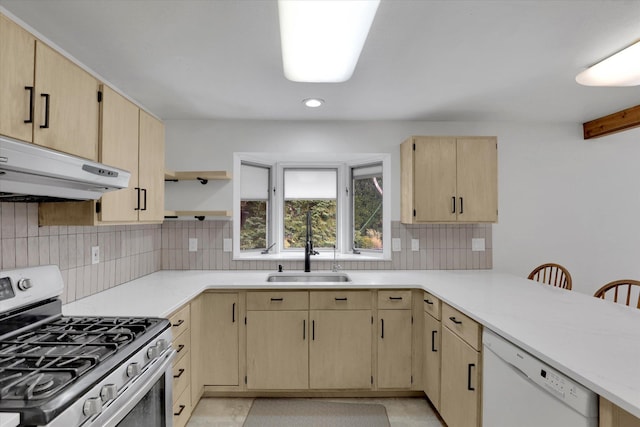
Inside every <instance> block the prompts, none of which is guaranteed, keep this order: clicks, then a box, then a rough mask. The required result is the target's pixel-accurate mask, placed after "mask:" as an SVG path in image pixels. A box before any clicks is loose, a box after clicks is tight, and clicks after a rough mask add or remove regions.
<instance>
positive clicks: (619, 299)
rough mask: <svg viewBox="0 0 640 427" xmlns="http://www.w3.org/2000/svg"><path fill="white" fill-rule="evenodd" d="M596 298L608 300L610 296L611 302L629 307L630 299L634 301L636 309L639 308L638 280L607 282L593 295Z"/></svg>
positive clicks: (639, 285) (639, 287)
mask: <svg viewBox="0 0 640 427" xmlns="http://www.w3.org/2000/svg"><path fill="white" fill-rule="evenodd" d="M593 296H594V297H596V298H602V299H608V298H607V297H608V296H610V297H612V298H613V302H616V303H619V304H625V305H628V306H631V299H632V298H633V300H635V305H636V308H640V281H638V280H631V279H625V280H614V281H613V282H609V283H607V284H606V285H604V286H603V287H601V288H600V289H598V290H597V291H596V293H595V294H593Z"/></svg>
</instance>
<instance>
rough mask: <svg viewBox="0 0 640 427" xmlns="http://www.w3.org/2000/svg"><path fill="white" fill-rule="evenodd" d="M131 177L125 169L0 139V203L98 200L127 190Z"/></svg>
mask: <svg viewBox="0 0 640 427" xmlns="http://www.w3.org/2000/svg"><path fill="white" fill-rule="evenodd" d="M130 177H131V174H130V173H129V172H127V171H125V170H122V169H118V168H114V167H112V166H106V165H103V164H101V163H97V162H93V161H91V160H87V159H83V158H80V157H76V156H72V155H69V154H65V153H61V152H58V151H54V150H50V149H48V148H44V147H41V146H39V145H36V144H31V143H26V142H21V141H16V140H14V139H11V138H7V137H3V136H0V202H3V201H24V202H46V201H54V200H56V201H61V200H96V199H99V198H100V197H101V196H102V194H104V193H106V192H108V191H113V190H119V189H121V188H126V187H127V186H128V185H129V178H130Z"/></svg>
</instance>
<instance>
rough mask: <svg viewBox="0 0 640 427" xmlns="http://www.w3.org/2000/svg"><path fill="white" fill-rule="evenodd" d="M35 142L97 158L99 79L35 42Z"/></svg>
mask: <svg viewBox="0 0 640 427" xmlns="http://www.w3.org/2000/svg"><path fill="white" fill-rule="evenodd" d="M35 76H36V77H35V84H36V89H35V102H34V127H33V142H34V143H36V144H38V145H42V146H45V147H49V148H53V149H54V150H58V151H63V152H65V153H69V154H75V155H76V156H80V157H84V158H86V159H90V160H95V161H97V160H98V120H99V105H98V81H97V80H96V79H95V78H94V77H93V76H91V75H90V74H89V73H87V72H86V71H84V70H83V69H82V68H80V67H78V66H77V65H75V64H74V63H72V62H71V61H69V60H68V59H67V58H65V57H63V56H62V55H60V54H59V53H57V52H56V51H54V50H53V49H51V48H50V47H48V46H47V45H45V44H43V43H41V42H39V41H36V71H35Z"/></svg>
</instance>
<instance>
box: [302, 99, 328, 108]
mask: <svg viewBox="0 0 640 427" xmlns="http://www.w3.org/2000/svg"><path fill="white" fill-rule="evenodd" d="M302 103H303V104H304V105H306V106H307V107H309V108H318V107H320V106H321V105H322V104H324V99H320V98H307V99H303V100H302Z"/></svg>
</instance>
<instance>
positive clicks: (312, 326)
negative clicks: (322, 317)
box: [311, 320, 316, 341]
mask: <svg viewBox="0 0 640 427" xmlns="http://www.w3.org/2000/svg"><path fill="white" fill-rule="evenodd" d="M315 340H316V321H315V320H312V321H311V341H315Z"/></svg>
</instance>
